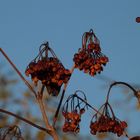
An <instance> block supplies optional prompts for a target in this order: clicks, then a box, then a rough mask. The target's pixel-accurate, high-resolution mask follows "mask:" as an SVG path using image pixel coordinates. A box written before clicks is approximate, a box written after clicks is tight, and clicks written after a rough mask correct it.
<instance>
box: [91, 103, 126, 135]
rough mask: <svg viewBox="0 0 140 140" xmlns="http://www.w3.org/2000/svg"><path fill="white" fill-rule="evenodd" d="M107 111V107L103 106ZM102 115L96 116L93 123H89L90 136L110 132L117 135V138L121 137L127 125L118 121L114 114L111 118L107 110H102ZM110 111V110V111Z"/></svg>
mask: <svg viewBox="0 0 140 140" xmlns="http://www.w3.org/2000/svg"><path fill="white" fill-rule="evenodd" d="M105 108H106V109H107V106H106V105H105ZM103 111H105V112H103V114H102V115H100V116H99V117H98V118H97V114H96V115H95V116H94V118H96V119H95V121H93V120H92V121H91V124H90V129H91V131H90V132H91V134H93V135H96V133H97V132H98V133H102V132H112V133H114V134H117V136H118V137H120V136H121V135H123V132H124V130H125V128H126V127H127V123H126V122H125V121H120V120H118V119H117V118H116V117H115V116H114V114H112V115H113V116H112V117H111V116H110V114H109V112H108V110H104V109H103ZM111 111H112V110H111ZM112 113H113V112H112Z"/></svg>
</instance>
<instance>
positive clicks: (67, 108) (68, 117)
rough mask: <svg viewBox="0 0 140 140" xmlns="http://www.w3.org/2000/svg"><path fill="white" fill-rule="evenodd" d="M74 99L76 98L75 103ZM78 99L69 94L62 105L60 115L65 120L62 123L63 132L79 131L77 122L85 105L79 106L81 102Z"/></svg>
mask: <svg viewBox="0 0 140 140" xmlns="http://www.w3.org/2000/svg"><path fill="white" fill-rule="evenodd" d="M75 99H76V100H77V103H75V102H74V100H75ZM76 100H75V101H76ZM78 100H79V99H78V98H77V97H76V96H75V94H74V95H73V96H70V98H68V100H67V101H66V102H65V104H64V106H63V111H62V115H63V116H64V118H65V122H64V125H63V131H64V132H74V133H78V132H79V131H80V125H79V123H80V121H81V115H82V114H83V113H85V106H86V105H84V107H82V108H81V102H80V101H78Z"/></svg>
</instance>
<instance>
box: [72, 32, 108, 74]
mask: <svg viewBox="0 0 140 140" xmlns="http://www.w3.org/2000/svg"><path fill="white" fill-rule="evenodd" d="M73 61H74V63H75V68H78V69H79V70H83V71H84V72H85V73H89V74H90V75H91V76H94V75H96V73H100V72H101V71H103V65H104V66H105V65H106V63H107V62H108V57H106V56H105V55H104V54H103V53H101V48H100V42H99V40H98V38H97V37H96V36H95V34H94V33H93V30H90V31H89V32H85V33H84V34H83V38H82V48H80V49H79V51H78V53H76V54H75V55H74V58H73Z"/></svg>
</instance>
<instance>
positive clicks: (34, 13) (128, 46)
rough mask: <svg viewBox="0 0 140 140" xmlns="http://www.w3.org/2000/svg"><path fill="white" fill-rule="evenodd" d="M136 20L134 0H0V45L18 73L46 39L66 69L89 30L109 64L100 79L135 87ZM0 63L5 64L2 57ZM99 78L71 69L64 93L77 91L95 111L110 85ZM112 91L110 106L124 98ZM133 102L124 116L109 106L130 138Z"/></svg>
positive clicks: (139, 27)
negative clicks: (126, 124) (126, 127)
mask: <svg viewBox="0 0 140 140" xmlns="http://www.w3.org/2000/svg"><path fill="white" fill-rule="evenodd" d="M137 16H140V0H133V1H132V0H117V1H113V0H106V1H100V0H86V1H84V0H70V1H67V0H59V1H54V0H40V1H34V0H24V1H20V0H12V1H8V0H1V1H0V47H1V48H3V50H4V51H5V52H6V53H7V54H8V56H9V57H10V58H11V59H12V60H13V62H14V63H15V64H16V65H17V67H18V68H19V69H20V71H21V72H22V73H24V71H25V69H26V66H27V64H28V63H29V62H30V60H32V59H33V58H34V57H35V56H36V55H37V53H38V48H39V46H40V45H41V43H43V42H44V41H49V44H50V47H51V48H53V50H54V51H55V52H56V54H57V56H58V57H59V58H60V60H61V61H62V62H63V64H64V65H65V66H66V67H67V68H71V67H72V65H73V61H72V59H73V55H74V53H76V52H77V50H78V48H80V47H81V42H82V41H81V38H82V34H83V33H84V32H87V31H89V30H90V29H91V28H92V29H93V30H94V32H95V34H96V35H97V37H98V38H99V40H100V42H101V48H102V52H103V53H104V54H106V55H107V56H108V57H109V60H110V61H109V63H108V64H107V66H106V67H104V71H103V72H102V73H101V75H103V76H106V77H108V78H111V79H112V80H115V81H125V82H128V83H134V84H139V85H140V79H139V71H140V62H139V61H140V59H139V54H140V24H138V23H136V22H135V18H136V17H137ZM0 60H2V61H3V62H5V63H6V61H5V59H4V58H3V56H0ZM9 68H11V67H10V66H9ZM99 78H100V75H98V76H96V77H90V76H88V75H86V74H84V73H82V72H79V71H78V70H75V71H74V74H73V76H72V78H71V80H70V83H69V87H68V89H67V92H66V94H67V95H69V94H72V93H73V92H74V91H75V90H77V89H81V90H83V91H84V92H85V93H86V94H87V98H88V100H89V102H90V103H91V104H92V105H94V106H95V107H99V106H100V105H101V104H103V102H104V101H105V96H106V93H107V89H108V87H109V84H110V83H109V82H110V81H104V80H100V79H99ZM20 88H22V89H24V88H26V87H25V86H24V85H23V84H22V86H21V85H20ZM112 92H113V91H112ZM114 92H116V93H114V94H112V96H111V99H112V101H111V102H112V103H113V101H115V100H118V101H121V100H122V102H123V101H124V100H123V98H124V99H126V98H125V96H124V97H123V95H122V93H121V92H122V89H119V90H116V91H115V90H114ZM132 100H133V99H132ZM130 102H131V101H130ZM135 104H136V100H134V103H130V104H129V102H127V105H126V107H125V114H124V113H123V112H124V108H121V109H120V106H119V107H118V108H119V109H118V108H117V106H116V107H115V108H116V111H117V115H118V116H119V118H121V119H130V120H131V121H130V126H129V131H130V134H131V135H135V134H136V133H138V132H140V127H139V126H137V123H138V122H139V120H137V119H138V118H139V117H138V115H140V114H139V113H138V114H135V111H134V112H133V113H131V114H129V111H131V112H132V111H133V110H134V109H133V108H134V106H135ZM117 109H118V110H117ZM126 110H127V111H126ZM126 112H127V113H126ZM128 114H129V115H128ZM91 116H92V115H91V114H89V115H87V116H86V117H85V119H84V120H83V125H82V130H81V133H82V134H84V133H85V134H88V133H89V132H88V131H89V129H88V124H89V122H87V120H90V118H89V117H91ZM135 120H137V121H135ZM85 124H87V125H85ZM134 128H137V129H134Z"/></svg>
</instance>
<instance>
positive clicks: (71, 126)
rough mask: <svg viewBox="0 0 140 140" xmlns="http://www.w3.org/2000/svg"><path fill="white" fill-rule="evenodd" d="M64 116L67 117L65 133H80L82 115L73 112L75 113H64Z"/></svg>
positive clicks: (64, 126)
mask: <svg viewBox="0 0 140 140" xmlns="http://www.w3.org/2000/svg"><path fill="white" fill-rule="evenodd" d="M63 116H64V117H65V123H64V125H63V131H64V132H75V133H78V132H79V131H80V126H79V123H80V121H81V115H80V114H78V113H77V112H76V111H73V112H63Z"/></svg>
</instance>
